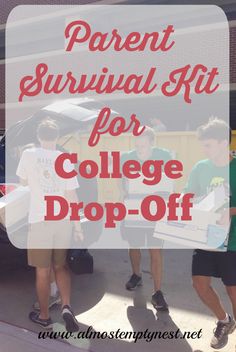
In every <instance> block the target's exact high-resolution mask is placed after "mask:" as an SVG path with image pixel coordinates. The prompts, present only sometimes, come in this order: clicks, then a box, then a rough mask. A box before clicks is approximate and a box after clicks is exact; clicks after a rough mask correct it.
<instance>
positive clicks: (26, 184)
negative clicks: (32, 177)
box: [20, 177, 28, 186]
mask: <svg viewBox="0 0 236 352" xmlns="http://www.w3.org/2000/svg"><path fill="white" fill-rule="evenodd" d="M20 184H21V186H28V181H27V180H26V179H25V178H21V177H20Z"/></svg>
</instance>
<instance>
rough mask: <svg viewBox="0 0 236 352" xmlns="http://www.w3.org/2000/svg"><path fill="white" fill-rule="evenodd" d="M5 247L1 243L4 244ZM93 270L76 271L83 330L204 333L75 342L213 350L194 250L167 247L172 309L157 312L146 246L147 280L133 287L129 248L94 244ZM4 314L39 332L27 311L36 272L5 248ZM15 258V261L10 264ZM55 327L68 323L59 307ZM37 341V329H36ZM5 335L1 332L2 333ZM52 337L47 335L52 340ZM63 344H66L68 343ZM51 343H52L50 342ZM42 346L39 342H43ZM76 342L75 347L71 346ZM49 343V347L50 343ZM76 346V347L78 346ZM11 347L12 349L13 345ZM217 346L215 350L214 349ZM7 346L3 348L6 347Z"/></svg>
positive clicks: (98, 350)
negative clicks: (196, 284)
mask: <svg viewBox="0 0 236 352" xmlns="http://www.w3.org/2000/svg"><path fill="white" fill-rule="evenodd" d="M0 252H1V249H0ZM91 253H92V254H93V255H94V263H95V271H94V274H92V275H91V274H90V275H81V276H73V278H72V281H73V288H72V292H73V293H72V305H73V307H74V310H75V312H76V314H77V319H78V321H79V322H80V330H81V331H86V330H87V329H88V328H89V326H92V327H93V331H96V332H103V331H106V332H107V331H116V330H117V329H120V330H122V331H127V332H130V331H131V332H132V331H136V332H137V331H145V329H149V331H161V332H164V331H170V330H173V331H176V330H177V329H180V330H181V332H182V333H183V332H184V331H199V329H202V337H201V338H200V339H188V340H187V339H176V340H174V339H169V340H167V339H155V340H153V341H152V342H146V341H145V340H144V339H143V340H139V341H138V342H137V343H134V341H133V340H131V339H128V338H126V339H116V340H115V339H105V340H104V339H102V338H100V339H76V338H74V339H69V340H68V341H67V342H68V343H69V344H70V345H71V346H74V347H78V348H81V349H85V350H89V351H93V352H111V351H112V352H116V351H117V352H118V351H119V352H123V351H124V352H127V351H130V352H133V351H135V352H137V351H140V352H141V351H143V350H144V349H145V350H146V351H150V352H154V351H155V352H156V351H157V349H158V351H159V352H167V351H168V352H191V351H192V352H193V351H194V352H210V351H211V348H210V347H209V342H210V339H211V336H212V331H213V328H214V327H215V319H214V317H213V316H212V315H211V314H210V313H209V311H208V310H207V309H206V308H205V307H204V305H203V304H201V302H200V301H199V299H198V297H197V295H196V294H195V293H194V291H193V289H192V286H191V253H192V251H191V250H170V249H169V250H164V281H163V291H164V293H165V296H166V299H167V301H168V303H169V305H170V313H169V314H166V313H158V314H157V313H156V311H155V309H154V308H153V307H152V305H151V303H150V298H151V294H152V289H153V288H152V280H151V277H150V272H149V258H148V251H143V252H142V254H143V262H142V264H143V265H142V269H143V283H144V284H143V286H142V287H140V288H138V289H137V290H136V291H134V292H129V291H126V290H125V288H124V285H125V282H126V280H127V279H128V277H129V275H130V264H129V260H128V253H127V250H92V251H91ZM0 254H1V255H0V258H1V261H2V263H1V266H0V276H1V278H0V282H1V289H0V302H1V309H0V320H3V321H5V322H8V323H9V324H15V325H18V326H21V327H23V328H25V329H29V330H33V331H34V332H36V333H37V332H39V331H40V329H38V327H37V326H34V325H33V324H32V323H31V322H30V321H29V320H28V313H29V310H30V308H31V305H32V303H33V302H34V300H35V290H34V273H33V271H32V270H27V269H26V268H25V267H23V266H21V265H20V263H21V259H20V258H18V257H17V256H15V257H13V256H9V254H8V258H6V259H3V255H2V254H3V253H0ZM9 258H11V261H12V264H11V263H10V264H9ZM214 285H215V286H216V287H217V289H218V290H219V292H220V294H221V297H222V300H223V303H224V304H225V306H226V308H227V310H228V311H229V312H231V307H230V305H229V301H228V298H227V295H226V293H225V290H224V288H223V286H222V285H221V283H220V281H219V280H214ZM51 316H52V319H53V321H54V322H55V325H54V330H55V331H59V330H61V329H63V321H62V319H61V316H60V310H59V309H54V310H52V313H51ZM33 336H34V338H35V341H37V335H33ZM235 336H236V334H235V333H234V334H233V335H231V336H230V339H229V343H228V345H227V347H225V348H224V349H222V352H234V351H235V343H236V339H235ZM1 338H2V337H1ZM47 341H48V340H47ZM63 345H64V344H63ZM48 347H49V344H48ZM39 348H40V347H39ZM72 348H73V347H71V349H72ZM48 349H49V348H48ZM73 349H74V348H73ZM8 350H12V349H10V348H9V349H8ZM212 351H213V350H212ZM1 352H2V349H1ZM4 352H5V351H4Z"/></svg>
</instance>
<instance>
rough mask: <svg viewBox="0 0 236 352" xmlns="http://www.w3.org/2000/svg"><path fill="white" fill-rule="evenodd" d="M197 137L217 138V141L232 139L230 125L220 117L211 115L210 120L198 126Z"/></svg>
mask: <svg viewBox="0 0 236 352" xmlns="http://www.w3.org/2000/svg"><path fill="white" fill-rule="evenodd" d="M197 137H198V139H199V140H206V139H216V140H217V141H223V140H228V141H229V142H230V141H231V129H230V127H229V125H228V124H227V123H226V122H225V121H224V120H221V119H219V118H218V117H211V118H210V119H209V121H208V122H207V123H206V124H204V125H202V126H200V127H198V129H197Z"/></svg>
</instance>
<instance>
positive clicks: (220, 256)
mask: <svg viewBox="0 0 236 352" xmlns="http://www.w3.org/2000/svg"><path fill="white" fill-rule="evenodd" d="M192 275H193V276H211V277H217V278H221V280H222V281H223V283H224V285H225V286H236V251H228V252H213V251H204V250H200V249H196V250H195V251H194V252H193V261H192Z"/></svg>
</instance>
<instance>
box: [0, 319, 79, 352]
mask: <svg viewBox="0 0 236 352" xmlns="http://www.w3.org/2000/svg"><path fill="white" fill-rule="evenodd" d="M0 346H1V352H9V351H17V352H32V351H34V352H48V351H51V352H83V350H82V349H78V348H73V347H71V346H70V345H67V344H65V343H63V342H59V341H57V340H47V341H45V340H39V339H37V336H36V334H35V332H32V331H28V330H25V329H22V328H19V327H16V326H13V325H10V324H6V323H3V322H0Z"/></svg>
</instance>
